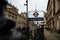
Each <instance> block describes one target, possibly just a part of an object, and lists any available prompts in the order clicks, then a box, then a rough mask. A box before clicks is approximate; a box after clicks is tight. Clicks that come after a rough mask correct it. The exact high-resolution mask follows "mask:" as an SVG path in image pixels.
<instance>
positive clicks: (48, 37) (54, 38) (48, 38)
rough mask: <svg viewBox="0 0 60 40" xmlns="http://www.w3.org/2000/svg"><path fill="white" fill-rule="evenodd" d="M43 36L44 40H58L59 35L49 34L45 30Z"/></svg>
mask: <svg viewBox="0 0 60 40" xmlns="http://www.w3.org/2000/svg"><path fill="white" fill-rule="evenodd" d="M44 36H45V38H46V40H60V34H58V33H56V32H50V31H48V30H46V29H44Z"/></svg>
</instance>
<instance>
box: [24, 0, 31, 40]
mask: <svg viewBox="0 0 60 40" xmlns="http://www.w3.org/2000/svg"><path fill="white" fill-rule="evenodd" d="M24 5H25V6H26V12H27V40H29V36H30V30H29V26H28V24H29V22H28V0H26V4H24Z"/></svg>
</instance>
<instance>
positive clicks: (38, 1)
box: [8, 0, 48, 17]
mask: <svg viewBox="0 0 60 40" xmlns="http://www.w3.org/2000/svg"><path fill="white" fill-rule="evenodd" d="M8 1H9V3H11V4H12V5H14V6H15V7H16V8H17V9H18V10H19V11H18V12H19V14H20V13H21V12H25V11H26V6H24V4H26V0H8ZM47 2H48V0H28V11H34V10H35V8H36V9H37V10H38V11H41V10H43V11H46V8H47ZM39 13H40V14H39V17H40V16H41V17H43V13H42V12H39ZM32 14H33V12H31V13H29V15H31V16H33V15H32Z"/></svg>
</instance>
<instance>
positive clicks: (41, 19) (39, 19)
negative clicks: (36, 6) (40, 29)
mask: <svg viewBox="0 0 60 40" xmlns="http://www.w3.org/2000/svg"><path fill="white" fill-rule="evenodd" d="M28 19H29V21H43V20H44V19H43V18H42V17H40V18H28Z"/></svg>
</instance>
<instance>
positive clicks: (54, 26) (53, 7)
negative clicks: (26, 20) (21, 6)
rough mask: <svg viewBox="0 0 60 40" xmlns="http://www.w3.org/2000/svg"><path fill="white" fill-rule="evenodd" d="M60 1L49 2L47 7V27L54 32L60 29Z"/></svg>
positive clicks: (51, 0)
mask: <svg viewBox="0 0 60 40" xmlns="http://www.w3.org/2000/svg"><path fill="white" fill-rule="evenodd" d="M59 4H60V1H59V0H48V5H47V26H48V28H50V29H51V30H53V31H57V30H59V29H60V25H59V24H60V16H59V15H60V14H59V13H60V12H59V11H60V5H59Z"/></svg>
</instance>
